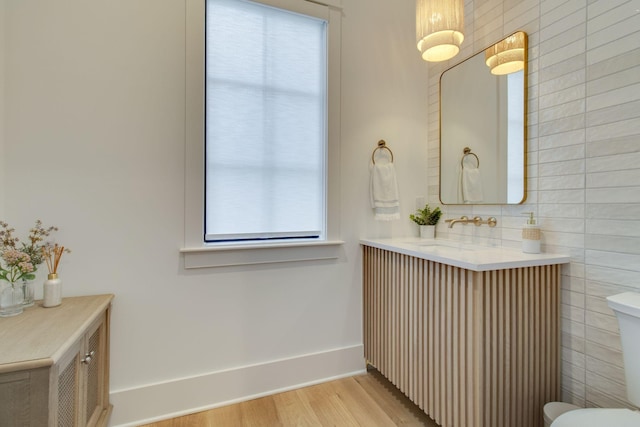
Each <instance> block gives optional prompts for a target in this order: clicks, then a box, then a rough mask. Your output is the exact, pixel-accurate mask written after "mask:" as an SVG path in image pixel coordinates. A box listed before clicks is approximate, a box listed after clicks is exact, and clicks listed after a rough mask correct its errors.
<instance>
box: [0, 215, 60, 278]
mask: <svg viewBox="0 0 640 427" xmlns="http://www.w3.org/2000/svg"><path fill="white" fill-rule="evenodd" d="M15 231H16V230H15V229H14V228H11V227H9V224H7V223H6V222H4V221H0V257H1V258H2V260H3V261H4V264H5V265H4V266H3V265H2V264H1V263H0V279H2V280H6V281H7V282H10V283H16V282H17V281H18V280H21V279H22V280H33V279H35V272H36V270H37V269H38V266H39V265H40V264H42V262H43V261H44V259H45V253H46V248H53V247H55V246H57V245H55V246H54V245H53V243H51V242H45V239H46V238H47V237H49V236H50V235H51V233H53V232H54V231H58V227H48V228H45V227H43V225H42V221H40V220H37V221H36V223H35V226H34V227H33V228H31V229H30V230H29V236H28V242H21V241H20V239H19V238H17V237H14V234H13V233H14V232H15ZM62 251H64V252H69V250H68V249H64V248H63V249H62ZM60 256H61V254H60ZM59 261H60V260H59V259H58V262H59Z"/></svg>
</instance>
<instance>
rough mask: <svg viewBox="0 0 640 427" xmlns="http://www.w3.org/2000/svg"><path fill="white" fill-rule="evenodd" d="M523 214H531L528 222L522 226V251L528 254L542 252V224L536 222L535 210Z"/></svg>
mask: <svg viewBox="0 0 640 427" xmlns="http://www.w3.org/2000/svg"><path fill="white" fill-rule="evenodd" d="M522 214H523V215H529V219H528V220H527V223H526V224H525V225H524V227H523V228H522V252H524V253H526V254H539V253H540V238H541V233H540V226H539V225H538V224H536V220H535V218H534V217H533V212H523V213H522Z"/></svg>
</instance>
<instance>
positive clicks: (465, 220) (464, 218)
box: [444, 215, 469, 228]
mask: <svg viewBox="0 0 640 427" xmlns="http://www.w3.org/2000/svg"><path fill="white" fill-rule="evenodd" d="M444 222H448V223H449V228H453V225H454V224H455V223H457V222H461V223H462V224H464V225H467V224H468V223H469V217H468V216H466V215H463V216H461V217H460V218H456V219H447V220H445V221H444Z"/></svg>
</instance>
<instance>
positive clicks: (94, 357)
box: [0, 295, 113, 427]
mask: <svg viewBox="0 0 640 427" xmlns="http://www.w3.org/2000/svg"><path fill="white" fill-rule="evenodd" d="M112 298H113V296H112V295H97V296H86V297H73V298H65V299H63V302H62V305H61V306H59V307H55V308H43V307H40V306H38V304H36V306H35V307H32V308H30V309H27V310H25V311H24V313H22V314H21V315H19V316H15V317H12V318H6V319H0V342H2V348H3V351H2V354H1V355H0V425H2V426H32V427H36V426H37V427H42V426H49V427H75V426H106V425H107V421H108V418H109V415H110V413H111V409H112V407H111V404H110V403H109V321H110V312H111V300H112Z"/></svg>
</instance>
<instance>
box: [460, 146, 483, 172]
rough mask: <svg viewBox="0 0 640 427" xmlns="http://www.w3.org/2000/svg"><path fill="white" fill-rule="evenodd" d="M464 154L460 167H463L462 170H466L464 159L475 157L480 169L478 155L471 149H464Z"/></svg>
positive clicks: (477, 166)
mask: <svg viewBox="0 0 640 427" xmlns="http://www.w3.org/2000/svg"><path fill="white" fill-rule="evenodd" d="M462 152H463V154H462V159H460V166H462V169H464V158H465V157H467V156H473V157H475V158H476V162H477V165H476V168H479V167H480V159H479V158H478V156H477V155H476V153H474V152H472V151H471V148H469V147H464V150H462Z"/></svg>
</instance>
